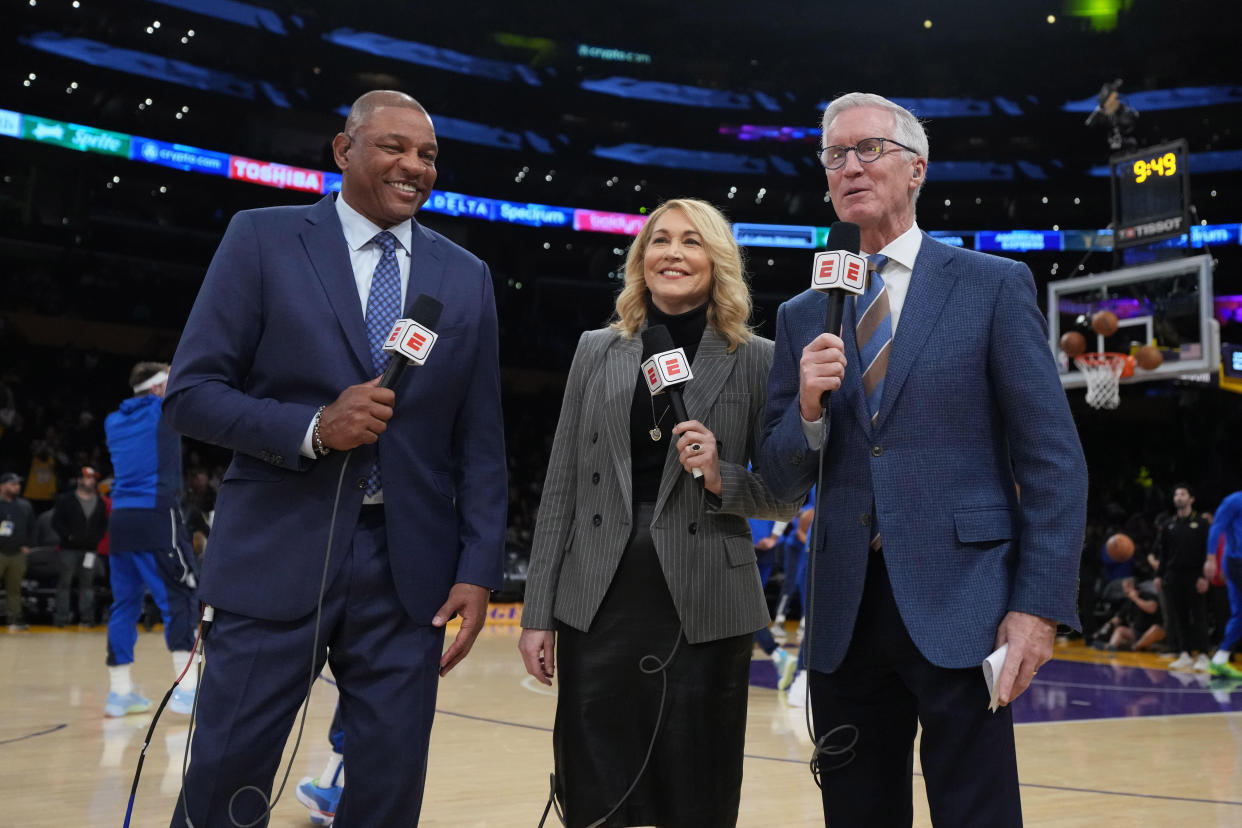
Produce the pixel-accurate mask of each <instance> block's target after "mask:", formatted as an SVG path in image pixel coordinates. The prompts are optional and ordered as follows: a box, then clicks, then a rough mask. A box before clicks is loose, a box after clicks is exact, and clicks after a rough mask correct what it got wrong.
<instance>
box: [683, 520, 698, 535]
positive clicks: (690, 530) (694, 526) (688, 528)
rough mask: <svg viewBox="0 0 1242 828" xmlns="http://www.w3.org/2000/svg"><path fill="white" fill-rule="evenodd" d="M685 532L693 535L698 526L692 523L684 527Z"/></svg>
mask: <svg viewBox="0 0 1242 828" xmlns="http://www.w3.org/2000/svg"><path fill="white" fill-rule="evenodd" d="M686 531H687V532H689V533H690V534H692V535H693V534H694V533H695V532H697V531H699V525H698V524H697V523H692V524H690V525H689V526H688V527H686Z"/></svg>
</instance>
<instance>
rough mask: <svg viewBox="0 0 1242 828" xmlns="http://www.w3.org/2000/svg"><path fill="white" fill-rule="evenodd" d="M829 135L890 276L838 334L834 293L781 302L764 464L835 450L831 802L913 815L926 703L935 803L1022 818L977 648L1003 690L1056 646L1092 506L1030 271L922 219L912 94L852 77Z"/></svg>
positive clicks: (891, 817)
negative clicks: (926, 226) (946, 239)
mask: <svg viewBox="0 0 1242 828" xmlns="http://www.w3.org/2000/svg"><path fill="white" fill-rule="evenodd" d="M823 141H824V146H825V147H826V149H824V150H823V152H822V154H821V161H822V162H823V165H824V167H825V169H826V171H827V179H828V192H829V194H830V196H831V199H832V203H833V205H834V206H835V208H836V211H837V215H838V216H839V217H840V218H841V219H842V220H845V221H850V222H854V223H855V224H857V225H859V227H860V229H861V231H862V249H863V252H864V253H867V254H878V256H877V257H876V258H875V259H873V265H874V266H875V267H876V268H878V269H879V276H878V277H877V276H873V277H872V278H871V283H870V287H869V289H868V291H867V293H866V294H864V295H863V296H861V297H859V301H858V302H857V303H856V302H854V301H852V300H847V301H846V305H845V317H844V323H843V326H842V333H841V336H837V334H836V332H835V331H834V332H832V333H825V332H824V313H825V301H826V300H825V298H824V297H823V296H822V295H820V294H818V293H814V292H812V291H807V292H805V293H803V294H800V295H799V296H797V297H795V298H794V299H792V300H790V301H789V302H787V303H785V304H784V305H782V306H781V309H780V311H779V312H778V316H777V328H776V354H775V356H774V358H773V364H772V376H771V382H770V384H769V387H768V413H767V422H766V427H765V434H764V442H763V448H762V451H761V452H760V468H761V470H762V472H763V475H764V477H765V478H766V479H767V481H768V484H769V485H770V486H771V487H772V491H773V492H775V493H776V494H777V495H778V496H780V497H800V496H802V495H803V494H805V493H806V492H807V490H808V489H810V487H811V484H812V483H813V482H814V481H815V478H816V469H817V466H818V464H819V455H820V452H821V451H823V452H825V456H824V462H823V468H824V485H823V487H822V488H821V489H820V490H819V498H818V499H819V503H818V507H817V510H816V519H817V520H818V521H821V522H822V523H821V527H822V530H821V531H820V532H819V533H818V538H819V545H818V548H816V549H813V550H811V554H812V555H814V564H813V570H810V569H809V570H808V571H813V572H814V579H813V583H810V580H811V579H809V578H808V584H807V591H808V593H809V594H810V595H809V597H808V601H809V602H810V603H811V604H812V614H811V619H810V622H809V624H810V628H809V629H808V631H807V636H808V638H809V642H810V653H809V655H810V667H809V670H810V676H809V682H810V692H811V705H812V709H813V711H814V714H815V732H816V734H817V736H818V737H820V738H825V737H826V738H827V739H828V740H829V741H828V743H827V744H825V746H824V747H825V748H826V749H828V754H832V749H833V748H836V749H837V751H838V752H836V753H835V755H823V756H821V757H820V761H819V769H820V773H821V780H822V783H823V803H824V817H825V820H826V821H827V822H828V824H830V825H833V826H836V825H859V826H861V825H866V826H869V828H883V826H898V825H904V826H909V825H910V823H911V820H912V818H913V816H912V814H913V805H912V802H911V785H912V782H911V771H912V760H911V751H912V750H913V745H914V735H915V730H916V728H917V726H918V725H919V724H920V723H921V724H922V726H923V737H922V758H923V762H922V768H923V774H924V776H925V777H926V781H927V792H928V799H929V801H930V804H931V814H932V820H933V821H934V822H935V824H936V825H938V826H954V828H964V827H966V826H987V828H1004V827H1005V826H1017V825H1020V824H1021V821H1022V811H1021V804H1020V802H1019V797H1018V771H1017V761H1016V756H1015V752H1014V740H1013V722H1012V716H1011V713H1010V710H1009V708H1007V707H1004V708H1002V709H1001V710H1000V711H999V712H997V713H995V714H993V713H991V712H989V710H988V701H989V698H988V692H987V688H986V684H985V682H984V679H983V675H982V672H981V670H980V667H979V665H980V663H981V662H982V661H983V659H984V658H985V657H986V656H987V655H988V654H989V653H990V652H991V651H992V650H993V649H995V648H996V647H999V646H1000V645H1002V644H1006V643H1007V644H1008V645H1009V650H1008V658H1007V659H1006V661H1005V666H1004V668H1003V669H1002V671H1001V675H1000V678H999V700H1000V703H1001V704H1002V705H1006V704H1008V703H1009V702H1012V701H1013V699H1014V698H1016V697H1017V696H1018V695H1019V694H1020V693H1021V692H1022V691H1023V690H1025V689H1026V687H1027V685H1028V684H1029V683H1030V681H1031V678H1032V677H1033V676H1034V675H1035V671H1036V670H1037V669H1038V668H1039V667H1040V666H1041V665H1042V664H1043V663H1044V662H1045V661H1047V660H1048V659H1049V658H1051V656H1052V644H1053V640H1054V637H1055V633H1056V627H1057V623H1058V622H1061V623H1065V624H1070V625H1072V626H1075V627H1076V626H1077V624H1078V620H1077V614H1076V611H1075V598H1076V596H1077V585H1078V557H1079V550H1080V549H1081V548H1082V537H1083V530H1084V525H1085V521H1086V515H1085V509H1084V504H1085V503H1086V488H1087V469H1086V464H1085V462H1084V460H1083V454H1082V447H1081V446H1080V445H1079V442H1078V435H1077V432H1076V431H1075V428H1074V421H1073V419H1072V418H1071V416H1070V411H1069V405H1068V403H1067V402H1066V399H1065V392H1064V390H1063V389H1062V388H1061V383H1060V380H1059V379H1058V378H1057V371H1056V365H1055V364H1054V363H1053V360H1052V354H1051V352H1050V351H1049V349H1048V335H1047V329H1046V324H1045V322H1044V318H1043V316H1042V315H1041V314H1040V311H1039V307H1038V305H1037V303H1036V301H1035V281H1034V279H1033V278H1032V277H1031V272H1030V270H1028V269H1027V267H1026V266H1025V265H1022V264H1020V263H1018V262H1013V261H1009V260H1007V259H1001V258H997V257H993V256H985V255H981V254H978V253H974V252H972V251H966V250H958V249H955V248H952V247H949V246H947V245H944V244H941V243H940V242H937V241H935V240H934V239H932V238H931V237H930V236H927V235H925V234H923V233H922V232H921V231H920V230H919V228H918V225H917V224H915V221H914V204H915V199H916V197H917V196H918V192H919V189H920V187H921V186H922V184H923V181H924V177H925V174H926V172H927V154H928V145H927V135H926V133H925V132H924V131H923V127H922V125H921V124H920V123H919V122H918V120H917V119H916V118H915V117H914V116H913V115H911V114H910V113H909V112H908V111H907V110H905V109H903V108H902V107H900V106H898V105H896V104H894V103H892V102H891V101H888V100H886V99H884V98H881V97H880V96H878V95H868V94H862V93H851V94H848V95H844V96H842V97H840V98H837V99H836V100H835V101H833V102H832V104H831V105H830V106H829V107H828V108H827V110H826V111H825V112H824V118H823ZM825 391H832V392H833V394H832V397H831V398H830V406H829V407H830V411H829V416H828V418H827V425H826V426H825V425H824V423H823V422H822V421H821V420H820V413H821V409H820V399H821V396H822V395H823V393H824V392H825ZM1019 486H1020V487H1021V497H1020V498H1019V493H1018V491H1019ZM827 734H832V735H830V736H829V735H827ZM844 753H848V755H849V757H850V758H849V759H848V760H845V761H843V760H842V756H843V754H844Z"/></svg>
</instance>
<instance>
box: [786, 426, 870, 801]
mask: <svg viewBox="0 0 1242 828" xmlns="http://www.w3.org/2000/svg"><path fill="white" fill-rule="evenodd" d="M828 410H829V409H828V406H826V405H825V406H824V407H823V408H822V409H821V413H820V419H819V422H820V424H821V425H823V427H824V436H823V443H822V444H821V445H820V447H819V466H818V468H817V469H816V472H815V504H814V508H815V515H814V517H813V518H812V520H811V546H810V551H809V552H808V553H807V555H808V558H807V564H806V606H805V607H803V608H802V617H803V618H805V619H806V634H805V635H804V636H803V639H802V644H801V645H800V647H803V648H805V649H806V653H807V657H806V667H805V668H803V669H805V670H806V673H807V675H806V682H805V693H806V696H805V698H804V699H803V711H804V715H805V719H806V732H807V735H808V736H809V737H810V738H811V743H812V744H813V745H814V746H815V749H814V751H812V753H811V761H810V768H811V778H812V779H814V780H815V786H816V787H817V788H820V789H821V790H822V789H823V787H824V786H823V783H822V782H821V781H820V774H821V773H822V772H823V771H824V770H839V769H840V768H843V767H845V766H846V765H848V764H849V763H850V762H853V761H854V758H855V756H856V754H855V752H854V746H855V745H857V744H858V728H857V726H855V725H852V724H842V725H837V726H836V727H834V728H832V729H831V730H829V731H828V732H826V733H825V734H824V735H823V736H820V737H819V738H818V739H816V738H815V727H814V725H813V724H812V722H811V656H810V652H811V640H812V638H813V636H814V635H815V623H814V616H813V614H812V608H813V607H814V606H815V558H816V556H817V555H818V554H819V542H820V531H821V530H820V526H821V524H822V522H823V519H822V516H823V511H822V510H821V509H820V506H819V504H820V501H821V500H823V497H824V455H825V454H827V453H828ZM799 655H801V653H799ZM838 735H840V736H841V737H842V744H840V745H830V744H829V741H830V740H833V739H834V738H835V737H837V736H838ZM838 757H843V758H841V759H840V761H837V762H835V763H834V764H833V765H832V766H831V767H827V768H826V767H825V765H824V760H825V759H828V758H833V759H836V758H838Z"/></svg>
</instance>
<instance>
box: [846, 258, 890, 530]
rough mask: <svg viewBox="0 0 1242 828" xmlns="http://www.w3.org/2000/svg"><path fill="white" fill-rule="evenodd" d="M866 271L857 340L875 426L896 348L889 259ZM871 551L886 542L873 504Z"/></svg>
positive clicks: (875, 262) (870, 261) (874, 262)
mask: <svg viewBox="0 0 1242 828" xmlns="http://www.w3.org/2000/svg"><path fill="white" fill-rule="evenodd" d="M867 261H868V266H867V269H868V270H869V271H870V273H871V278H870V279H869V280H868V281H867V290H866V292H864V293H863V295H862V296H859V297H858V300H857V301H858V305H857V316H858V325H857V327H855V329H854V332H855V338H856V340H857V341H858V354H859V356H860V357H861V358H862V365H863V375H862V379H863V394H864V395H866V397H867V410H869V411H870V412H871V424H872V425H875V420H876V417H877V416H878V415H879V413H880V400H881V399H883V397H884V375H885V374H886V373H887V372H888V355H889V352H890V351H891V350H892V347H893V317H892V315H891V314H890V313H889V308H888V289H887V288H885V287H884V279H883V278H882V277H881V276H880V271H881V270H883V269H884V265H886V264H887V263H888V257H887V256H881V255H880V254H879V253H875V254H873V255H871V256H868V257H867ZM871 531H873V532H874V533H875V534H874V535H872V536H871V548H872V549H873V550H878V549H880V547H881V546H882V545H883V543H884V536H883V535H882V534H881V533H880V524H879V521H878V520H877V518H876V512H875V504H874V503H872V505H871Z"/></svg>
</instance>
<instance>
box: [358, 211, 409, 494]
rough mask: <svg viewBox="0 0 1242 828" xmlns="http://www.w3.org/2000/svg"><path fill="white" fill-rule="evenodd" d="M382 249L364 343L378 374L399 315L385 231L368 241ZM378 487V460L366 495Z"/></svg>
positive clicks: (396, 278)
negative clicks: (389, 336) (367, 346)
mask: <svg viewBox="0 0 1242 828" xmlns="http://www.w3.org/2000/svg"><path fill="white" fill-rule="evenodd" d="M371 241H373V242H375V243H376V244H377V245H379V247H380V249H381V250H383V251H384V252H383V254H382V255H381V256H380V260H379V264H377V265H376V266H375V273H374V274H373V275H372V276H371V292H370V293H369V294H368V295H367V315H366V324H367V342H368V343H369V345H370V348H371V368H372V369H373V370H374V371H375V373H376V374H377V375H378V374H382V373H383V372H384V369H385V368H386V367H387V366H388V357H387V355H386V354H385V353H384V343H385V342H386V341H387V340H388V335H389V334H390V333H392V326H393V323H394V322H396V321H397V317H399V316H400V315H401V266H400V265H398V264H397V237H396V236H394V235H393V234H392V233H389V232H388V231H387V230H385V231H383V232H381V233H377V234H376V236H375V238H373V239H371ZM381 488H382V482H381V480H380V467H379V458H378V457H376V459H375V465H373V466H372V467H371V471H370V473H369V474H368V475H367V488H366V493H367V496H368V497H370V496H371V495H374V494H375V493H377V492H378V491H379V490H380V489H381Z"/></svg>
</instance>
